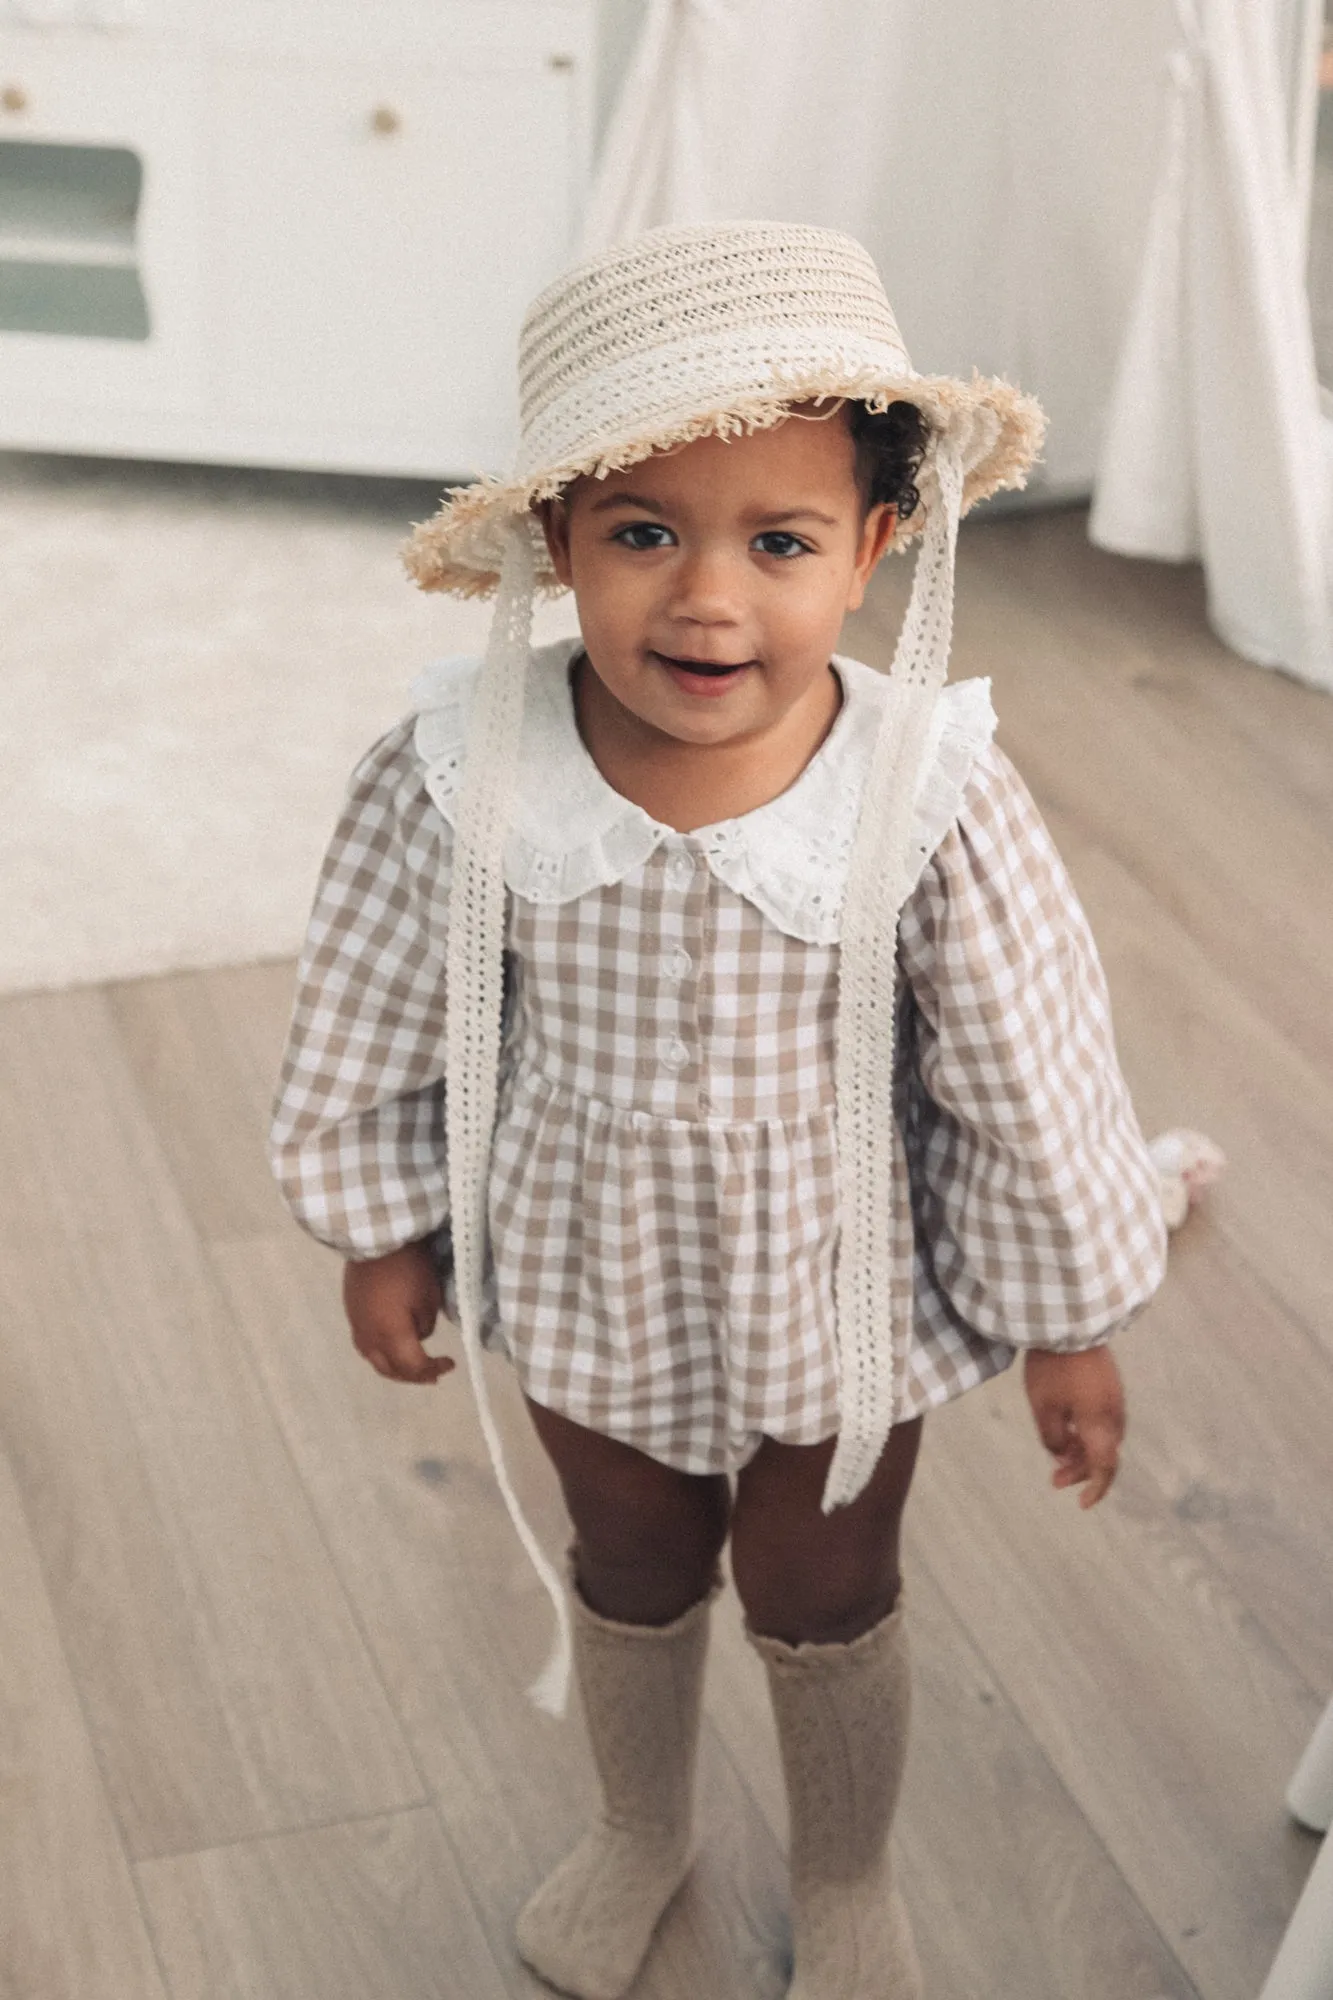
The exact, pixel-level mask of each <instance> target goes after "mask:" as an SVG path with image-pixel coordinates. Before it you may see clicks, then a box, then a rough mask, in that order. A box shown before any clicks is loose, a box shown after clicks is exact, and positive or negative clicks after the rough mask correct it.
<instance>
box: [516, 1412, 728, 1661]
mask: <svg viewBox="0 0 1333 2000" xmlns="http://www.w3.org/2000/svg"><path fill="white" fill-rule="evenodd" d="M528 1409H529V1411H530V1413H531V1416H532V1421H533V1424H534V1425H535V1426H536V1430H537V1435H538V1437H539V1438H540V1439H541V1442H542V1445H543V1446H544V1448H545V1451H546V1455H547V1457H548V1458H549V1459H550V1461H551V1463H552V1465H554V1467H555V1469H556V1473H557V1475H558V1477H559V1480H560V1484H561V1486H562V1488H563V1489H564V1495H565V1505H566V1506H567V1507H568V1509H569V1518H570V1520H571V1521H572V1522H573V1524H574V1546H575V1569H576V1573H577V1576H578V1586H579V1593H580V1595H581V1596H582V1598H583V1600H584V1602H585V1604H587V1605H588V1607H589V1608H590V1609H591V1610H593V1611H595V1612H597V1613H598V1614H599V1615H600V1616H601V1617H603V1618H614V1619H617V1620H619V1621H620V1622H621V1623H622V1624H626V1625H666V1624H669V1623H670V1621H671V1620H672V1619H674V1618H679V1617H680V1615H681V1613H682V1612H683V1611H685V1610H687V1609H688V1608H689V1606H690V1605H691V1604H697V1603H698V1602H699V1600H700V1598H702V1597H706V1596H707V1594H708V1591H709V1589H710V1587H711V1585H712V1581H713V1577H714V1575H715V1573H716V1570H717V1559H718V1556H719V1555H720V1553H721V1550H722V1544H723V1543H724V1542H725V1540H726V1538H727V1517H728V1514H729V1511H730V1506H731V1495H730V1490H729V1488H728V1485H727V1481H726V1479H725V1478H724V1477H723V1476H722V1474H721V1473H717V1474H713V1475H704V1476H700V1475H697V1474H694V1473H688V1472H676V1471H674V1470H673V1468H672V1467H671V1466H669V1465H659V1464H658V1462H657V1460H656V1459H653V1458H648V1457H647V1456H645V1454H644V1453H643V1452H641V1451H636V1450H635V1449H634V1447H633V1446H632V1445H627V1444H622V1443H621V1442H620V1441H619V1439H618V1438H609V1437H603V1436H602V1434H601V1432H600V1431H592V1430H588V1429H586V1428H585V1426H584V1425H582V1424H576V1423H571V1421H570V1420H569V1418H568V1417H562V1416H559V1415H557V1413H556V1412H555V1411H554V1410H547V1409H543V1408H542V1406H541V1405H540V1404H539V1403H533V1402H529V1404H528Z"/></svg>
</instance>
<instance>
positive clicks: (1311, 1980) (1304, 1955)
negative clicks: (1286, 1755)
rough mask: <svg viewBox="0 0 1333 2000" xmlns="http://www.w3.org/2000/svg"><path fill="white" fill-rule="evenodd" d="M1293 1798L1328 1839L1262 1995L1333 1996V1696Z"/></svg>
mask: <svg viewBox="0 0 1333 2000" xmlns="http://www.w3.org/2000/svg"><path fill="white" fill-rule="evenodd" d="M1287 1804H1288V1806H1289V1807H1290V1809H1291V1812H1292V1814H1293V1816H1294V1817H1295V1818H1296V1819H1298V1820H1299V1821H1300V1822H1301V1824H1302V1826H1308V1827H1310V1828H1311V1829H1312V1830H1313V1831H1314V1832H1316V1833H1322V1834H1323V1835H1324V1840H1323V1843H1322V1844H1321V1846H1320V1849H1319V1852H1318V1854H1317V1855H1316V1856H1315V1862H1314V1867H1313V1868H1312V1869H1311V1870H1310V1873H1309V1875H1308V1876H1307V1877H1306V1882H1305V1887H1304V1889H1303V1890H1302V1891H1301V1900H1300V1902H1299V1903H1298V1904H1297V1905H1296V1908H1295V1911H1294V1912H1293V1915H1292V1919H1291V1922H1290V1923H1289V1924H1288V1925H1287V1929H1286V1933H1285V1935H1284V1936H1283V1939H1282V1943H1281V1944H1280V1945H1279V1947H1278V1953H1277V1957H1276V1958H1275V1959H1274V1960H1273V1964H1272V1966H1271V1968H1270V1970H1269V1974H1268V1977H1267V1979H1266V1980H1265V1981H1264V1988H1263V1992H1262V1993H1261V1994H1260V1996H1259V2000H1333V1839H1330V1838H1329V1837H1328V1830H1329V1826H1330V1824H1333V1701H1330V1703H1329V1705H1328V1707H1327V1708H1326V1709H1325V1710H1324V1714H1323V1719H1322V1721H1321V1722H1320V1723H1319V1726H1318V1728H1317V1729H1316V1730H1315V1733H1314V1735H1313V1736H1312V1737H1311V1738H1310V1742H1309V1746H1308V1748H1307V1749H1306V1752H1305V1755H1304V1756H1303V1757H1302V1758H1301V1761H1300V1763H1299V1764H1298V1765H1297V1767H1296V1772H1295V1775H1294V1777H1293V1778H1292V1781H1291V1783H1290V1785H1289V1786H1288V1787H1287Z"/></svg>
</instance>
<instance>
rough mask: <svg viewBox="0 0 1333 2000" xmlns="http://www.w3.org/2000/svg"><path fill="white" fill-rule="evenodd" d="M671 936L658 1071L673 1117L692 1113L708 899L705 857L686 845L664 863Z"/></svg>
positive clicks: (665, 947)
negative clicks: (698, 982) (691, 1074)
mask: <svg viewBox="0 0 1333 2000" xmlns="http://www.w3.org/2000/svg"><path fill="white" fill-rule="evenodd" d="M663 872H664V875H665V881H666V890H667V895H666V901H665V909H664V916H665V917H666V935H665V936H664V937H663V939H662V957H661V960H660V967H659V980H660V984H659V987H658V993H659V1001H660V1008H661V1011H660V1013H659V1016H658V1023H659V1033H658V1036H657V1039H656V1045H655V1048H654V1054H655V1056H656V1060H657V1068H658V1074H659V1076H660V1077H661V1079H662V1084H663V1086H664V1088H665V1090H666V1091H667V1092H668V1093H669V1096H670V1099H671V1111H672V1115H674V1116H676V1117H689V1116H690V1115H691V1111H692V1109H693V1106H692V1105H691V1103H690V1097H691V1091H690V1083H689V1081H688V1080H687V1073H688V1071H689V1070H690V1066H691V1064H697V1063H698V1060H699V1048H698V1025H699V1024H698V1008H697V996H696V994H695V993H694V992H693V991H692V990H691V986H690V981H691V980H692V978H693V977H694V976H695V975H696V973H697V968H698V963H699V960H698V950H699V942H698V941H699V939H700V938H701V935H702V920H703V916H704V912H705V910H706V908H707V901H708V868H707V864H706V862H705V861H704V858H703V856H702V855H700V854H696V853H695V852H693V851H692V850H691V849H690V848H689V847H687V846H685V845H684V844H681V845H673V846H672V847H670V848H669V850H668V852H667V855H666V858H665V864H664V871H663Z"/></svg>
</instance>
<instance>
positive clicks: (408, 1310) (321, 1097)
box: [270, 724, 453, 1382]
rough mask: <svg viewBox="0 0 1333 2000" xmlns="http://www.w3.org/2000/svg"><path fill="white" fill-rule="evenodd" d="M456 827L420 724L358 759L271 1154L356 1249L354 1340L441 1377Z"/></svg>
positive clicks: (312, 930)
mask: <svg viewBox="0 0 1333 2000" xmlns="http://www.w3.org/2000/svg"><path fill="white" fill-rule="evenodd" d="M449 859H450V856H449V830H448V828H447V827H446V826H445V825H444V823H443V821H442V820H441V819H440V817H439V815H438V813H436V811H435V809H434V807H433V806H432V805H431V804H430V801H429V799H428V798H427V797H426V795H425V792H424V790H423V789H422V786H421V781H420V764H419V761H418V760H417V759H416V757H415V756H414V754H413V751H412V748H411V727H410V725H409V724H403V725H400V727H399V728H397V729H395V730H391V731H390V732H389V734H388V735H387V736H386V737H384V738H383V740H382V741H381V742H380V743H378V744H377V745H376V746H375V748H374V749H373V750H372V751H371V752H370V754H369V756H367V757H366V758H365V759H364V761H363V762H362V763H361V764H360V765H359V766H358V768H357V770H356V772H355V773H354V775H353V778H352V782H351V785H350V787H349V791H348V796H347V800H346V803H345V805H344V808H343V811H342V814H341V817H340V819H339V822H338V826H337V829H336V831H335V833H334V836H333V839H332V842H331V843H330V846H329V851H328V854H327V856H326V858H325V862H324V866H323V869H322V871H321V875H320V881H319V887H318V889H317V891H316V895H315V903H314V908H313V910H312V912H311V917H310V924H309V929H308V933H307V937H306V945H305V950H304V952H303V954H302V958H301V964H300V969H299V972H298V975H297V987H296V998H295V1003H294V1006H293V1010H292V1020H291V1027H290V1029H289V1031H288V1039H287V1047H286V1052H285V1054H284V1057H283V1063H282V1073H281V1078H280V1081H279V1085H278V1092H277V1097H276V1100H275V1104H274V1112H273V1124H272V1130H271V1134H270V1160H271V1164H272V1167H273V1171H274V1174H275V1176H276V1178H277V1180H278V1184H279V1186H280V1188H281V1190H282V1193H283V1195H284V1197H285V1199H286V1201H287V1203H288V1206H289V1207H290V1208H291V1210H292V1213H293V1214H294V1215H295V1217H296V1219H297V1221H298V1222H300V1223H301V1225H302V1227H303V1228H305V1229H307V1230H308V1231H309V1232H310V1234H311V1235H312V1236H315V1237H316V1238H317V1239H318V1240H319V1241H320V1242H322V1243H327V1244H328V1245H330V1247H331V1248H333V1249H336V1250H339V1251H341V1252H342V1254H343V1255H344V1257H346V1258H347V1259H348V1260H349V1262H348V1265H347V1269H346V1272H345V1277H344V1287H343V1296H344V1300H345V1303H346V1306H347V1314H348V1319H349V1322H350V1324H351V1327H352V1334H353V1339H354V1341H355V1343H356V1346H357V1348H358V1349H359V1351H360V1352H361V1353H362V1354H364V1355H365V1357H366V1359H367V1360H368V1361H370V1363H371V1365H372V1366H373V1367H374V1368H375V1369H376V1370H377V1372H378V1373H380V1374H381V1375H387V1376H393V1377H394V1378H395V1379H397V1380H399V1381H413V1382H427V1381H431V1382H433V1381H435V1380H436V1379H437V1378H438V1377H439V1376H440V1375H441V1374H443V1373H445V1372H446V1371H447V1370H448V1369H449V1368H451V1367H452V1366H453V1363H452V1362H450V1361H446V1360H443V1359H441V1358H439V1357H436V1356H433V1355H429V1354H427V1353H426V1352H425V1351H424V1349H423V1348H422V1345H421V1343H422V1341H423V1340H425V1339H427V1338H428V1337H429V1334H430V1332H431V1330H432V1328H433V1327H434V1325H435V1321H436V1317H437V1315H438V1313H439V1310H440V1303H441V1299H440V1282H439V1276H438V1271H437V1268H436V1259H435V1256H434V1254H433V1251H432V1247H431V1239H432V1238H433V1237H434V1236H435V1235H436V1233H437V1232H438V1231H439V1230H440V1229H441V1228H442V1227H443V1226H444V1225H445V1224H446V1223H447V1220H448V1214H449V1201H448V1186H447V1174H446V1155H445V1124H444V1078H443V1050H444V1042H445V1034H444V1030H445V1016H444V942H445V931H444V922H445V916H446V905H447V895H448V878H449Z"/></svg>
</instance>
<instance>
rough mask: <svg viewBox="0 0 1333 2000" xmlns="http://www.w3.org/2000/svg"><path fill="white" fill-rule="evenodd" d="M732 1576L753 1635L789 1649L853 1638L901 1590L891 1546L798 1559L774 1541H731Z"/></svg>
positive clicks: (743, 1537) (750, 1537)
mask: <svg viewBox="0 0 1333 2000" xmlns="http://www.w3.org/2000/svg"><path fill="white" fill-rule="evenodd" d="M731 1573H732V1577H733V1579H734V1581H735V1584H736V1590H737V1594H738V1595H739V1597H740V1600H741V1604H742V1606H743V1607H744V1610H745V1618H746V1623H747V1624H748V1625H749V1627H750V1629H751V1631H753V1632H760V1633H762V1634H763V1635H764V1637H765V1638H769V1639H783V1640H785V1641H786V1643H787V1644H788V1645H789V1646H799V1645H833V1644H840V1643H845V1642H846V1641H848V1640H850V1639H857V1638H859V1637H860V1635H861V1634H862V1632H868V1631H869V1630H870V1627H871V1626H872V1625H877V1624H878V1623H879V1621H880V1619H881V1618H886V1617H887V1616H888V1614H889V1612H890V1611H892V1609H893V1607H894V1604H895V1603H896V1602H897V1598H898V1591H899V1589H900V1587H901V1585H900V1578H899V1575H898V1559H897V1554H896V1551H894V1550H892V1549H878V1548H867V1549H866V1550H864V1551H862V1552H860V1553H857V1554H850V1553H848V1552H845V1551H843V1552H840V1553H839V1555H838V1556H837V1557H835V1558H833V1559H830V1558H829V1557H828V1556H827V1555H825V1556H823V1557H821V1558H820V1559H819V1560H818V1561H803V1560H802V1559H801V1556H800V1554H799V1553H797V1552H794V1551H793V1550H791V1549H790V1548H786V1547H784V1546H783V1544H782V1542H781V1540H780V1539H779V1538H773V1537H771V1536H765V1535H762V1534H752V1533H745V1532H743V1531H742V1530H741V1528H740V1527H739V1526H738V1529H737V1532H736V1533H735V1534H734V1535H733V1537H732V1544H731Z"/></svg>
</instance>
